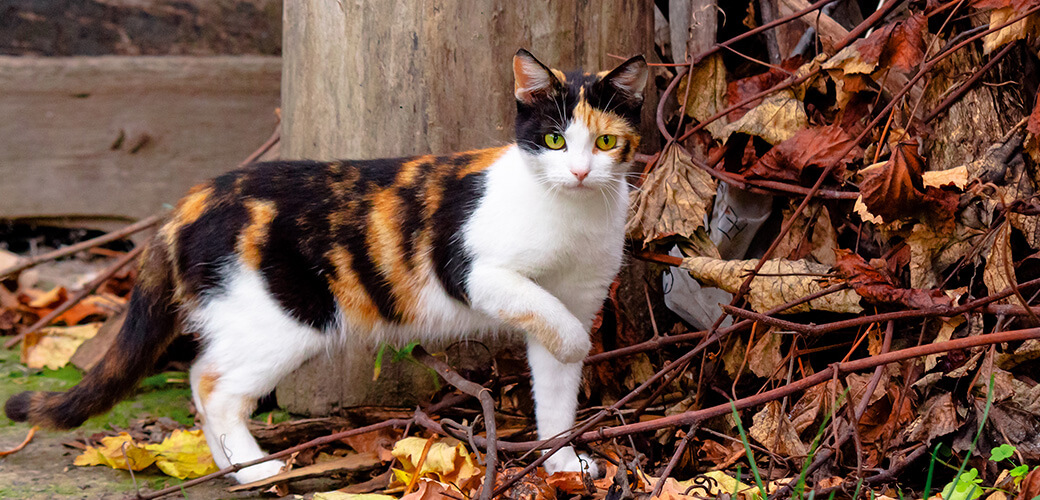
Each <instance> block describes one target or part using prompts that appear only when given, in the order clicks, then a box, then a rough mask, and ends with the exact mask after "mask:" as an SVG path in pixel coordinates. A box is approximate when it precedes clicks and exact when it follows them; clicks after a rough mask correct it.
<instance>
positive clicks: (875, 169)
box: [860, 142, 924, 222]
mask: <svg viewBox="0 0 1040 500" xmlns="http://www.w3.org/2000/svg"><path fill="white" fill-rule="evenodd" d="M861 173H862V174H863V182H861V183H860V193H862V197H863V203H864V204H866V206H867V208H868V209H869V210H870V213H872V214H874V215H878V216H881V218H882V219H884V220H885V222H892V221H894V220H896V219H899V218H900V217H903V216H906V215H907V214H908V213H910V212H913V211H914V210H915V209H916V208H917V206H918V205H919V204H920V203H921V200H922V197H923V195H924V183H923V182H922V175H923V173H924V158H922V157H921V156H920V155H918V154H917V143H916V142H903V143H900V144H899V146H897V147H896V149H895V151H893V152H892V158H891V159H889V160H888V161H887V162H884V163H882V164H879V165H873V166H871V167H868V168H865V169H863V170H862V171H861Z"/></svg>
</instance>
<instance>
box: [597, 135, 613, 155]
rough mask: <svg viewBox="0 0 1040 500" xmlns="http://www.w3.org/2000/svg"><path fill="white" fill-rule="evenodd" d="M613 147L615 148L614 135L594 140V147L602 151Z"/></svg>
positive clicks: (602, 136)
mask: <svg viewBox="0 0 1040 500" xmlns="http://www.w3.org/2000/svg"><path fill="white" fill-rule="evenodd" d="M614 146H617V136H616V135H610V134H606V135H601V136H599V137H597V138H596V147H597V148H600V149H602V150H603V151H606V150H608V149H614Z"/></svg>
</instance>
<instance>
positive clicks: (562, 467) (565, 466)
mask: <svg viewBox="0 0 1040 500" xmlns="http://www.w3.org/2000/svg"><path fill="white" fill-rule="evenodd" d="M542 466H543V467H545V472H547V473H549V474H550V475H552V474H555V473H557V472H580V471H582V470H584V471H585V472H588V473H589V475H591V476H592V478H593V479H598V478H599V476H600V471H599V467H598V466H597V465H596V462H595V461H593V460H592V459H591V458H589V456H588V455H586V454H584V453H582V454H581V455H578V454H577V453H575V452H574V448H571V447H570V446H568V447H566V448H560V451H557V452H556V453H554V454H553V455H552V456H551V457H549V458H547V459H545V462H544V463H543V464H542Z"/></svg>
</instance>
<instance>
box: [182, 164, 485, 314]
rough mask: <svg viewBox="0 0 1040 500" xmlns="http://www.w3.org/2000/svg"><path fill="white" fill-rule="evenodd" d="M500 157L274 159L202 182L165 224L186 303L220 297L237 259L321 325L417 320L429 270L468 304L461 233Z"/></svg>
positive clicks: (292, 307) (281, 299) (291, 305)
mask: <svg viewBox="0 0 1040 500" xmlns="http://www.w3.org/2000/svg"><path fill="white" fill-rule="evenodd" d="M504 150H505V148H493V149H486V150H480V151H469V152H464V153H457V154H453V155H448V156H432V155H426V156H419V157H413V158H395V159H380V160H361V161H349V162H348V161H336V162H330V163H319V162H292V163H288V162H273V163H265V164H260V165H257V166H256V167H255V168H252V169H250V170H240V171H235V172H231V173H228V174H225V175H223V176H221V177H218V178H216V179H214V180H213V181H211V182H209V183H206V184H202V185H200V186H196V187H195V188H194V189H192V194H191V195H189V196H188V197H186V198H185V199H184V200H183V201H182V202H181V203H180V204H179V205H178V207H177V209H176V211H175V213H174V215H173V217H172V220H171V222H170V223H168V224H167V225H166V226H165V227H164V228H163V234H165V235H167V241H168V243H170V246H171V247H172V248H173V249H174V250H173V251H174V254H175V258H174V267H175V269H174V272H175V273H176V275H177V276H179V277H180V280H178V281H179V282H180V283H181V285H182V287H183V289H182V290H180V295H181V296H182V297H184V298H191V297H197V296H199V295H201V294H206V293H211V292H214V291H216V290H215V287H217V286H219V284H218V279H217V276H218V274H219V272H220V270H221V267H222V266H223V265H226V263H227V262H228V261H229V260H230V259H232V258H234V256H236V255H240V256H241V257H242V260H243V261H244V262H245V263H246V264H247V265H249V266H250V267H252V268H254V269H257V270H259V271H260V272H261V273H262V274H263V275H264V278H265V279H266V280H267V283H268V285H269V287H270V291H271V293H272V295H274V296H275V298H277V299H278V301H279V303H280V304H281V305H282V306H283V307H285V308H286V310H288V311H290V312H291V313H292V314H293V316H294V317H295V318H297V319H298V320H300V321H301V322H303V323H305V324H308V325H310V326H313V327H315V328H319V329H329V328H331V327H333V326H334V325H335V324H336V323H337V317H336V314H337V313H342V314H346V315H348V316H349V318H348V319H349V320H350V321H351V322H354V321H359V322H361V323H362V324H367V325H374V324H375V323H376V322H377V321H386V322H390V323H395V324H396V323H408V322H411V321H413V320H415V314H416V305H417V301H418V300H419V297H417V295H416V294H417V291H418V290H421V288H422V287H421V285H422V280H423V279H424V278H425V276H426V275H427V273H425V272H424V271H426V270H427V268H426V267H425V266H427V265H429V264H432V266H433V268H432V271H433V275H435V276H436V277H437V279H438V280H439V281H440V284H441V286H443V287H444V289H445V290H446V291H447V292H448V294H449V295H450V296H451V297H453V298H455V299H457V300H460V301H462V302H468V300H467V297H466V293H465V289H464V283H465V277H466V273H467V271H468V266H469V263H470V256H469V255H467V253H466V251H465V249H464V248H463V246H462V244H461V242H460V241H459V235H460V234H461V233H460V232H461V228H462V224H463V223H464V222H465V220H466V216H467V214H469V213H470V212H471V211H472V208H473V204H474V203H476V202H477V200H479V199H480V196H481V194H482V191H483V188H484V180H483V173H484V170H485V169H487V168H488V167H489V166H490V165H491V164H492V163H494V162H495V160H497V159H498V158H499V157H500V156H501V155H502V153H503V152H504ZM300 192H306V193H309V194H310V195H311V196H310V198H308V199H300V198H299V196H298V194H299V193H300ZM446 198H450V199H451V203H443V201H444V200H445V199H446ZM214 221H219V223H215V222H214ZM183 248H191V249H193V251H192V252H190V253H189V252H181V251H178V250H177V249H183ZM200 250H201V251H200ZM358 285H360V287H361V289H362V290H363V291H364V293H363V294H359V293H358V290H357V288H358ZM417 285H419V286H417ZM337 305H338V306H339V307H337Z"/></svg>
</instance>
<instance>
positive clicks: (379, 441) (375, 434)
mask: <svg viewBox="0 0 1040 500" xmlns="http://www.w3.org/2000/svg"><path fill="white" fill-rule="evenodd" d="M400 436H401V432H400V431H399V430H397V429H379V430H375V431H372V432H366V433H364V434H357V435H354V436H350V437H346V438H343V439H341V440H340V441H343V442H344V443H346V444H347V446H350V447H351V448H353V449H354V451H356V452H358V453H359V454H374V455H376V456H378V457H379V459H380V460H382V461H383V462H389V461H391V460H393V459H394V455H393V453H391V451H390V450H392V449H393V447H394V443H396V442H397V440H398V439H400Z"/></svg>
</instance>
